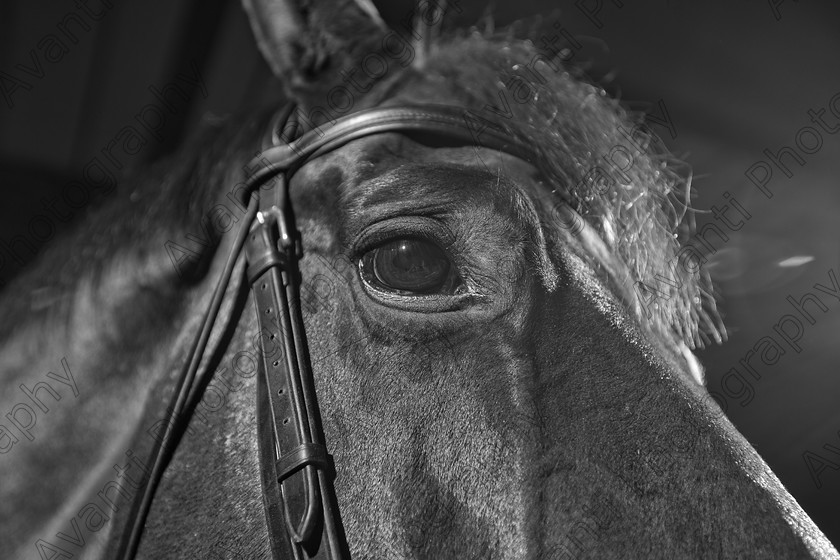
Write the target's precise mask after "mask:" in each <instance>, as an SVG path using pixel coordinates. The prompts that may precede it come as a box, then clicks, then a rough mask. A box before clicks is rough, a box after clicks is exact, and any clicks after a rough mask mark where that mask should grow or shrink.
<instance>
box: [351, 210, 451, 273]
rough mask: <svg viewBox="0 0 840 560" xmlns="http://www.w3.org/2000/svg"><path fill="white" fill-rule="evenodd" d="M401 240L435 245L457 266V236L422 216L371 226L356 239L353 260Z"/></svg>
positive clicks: (353, 246)
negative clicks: (413, 240) (455, 253)
mask: <svg viewBox="0 0 840 560" xmlns="http://www.w3.org/2000/svg"><path fill="white" fill-rule="evenodd" d="M399 238H409V239H422V240H424V241H428V242H431V243H434V244H435V245H437V246H438V247H440V248H441V250H443V252H444V253H446V256H447V257H448V258H449V259H450V260H451V261H452V263H453V265H457V263H456V262H455V260H454V259H453V256H454V255H453V253H454V251H453V250H452V246H453V245H454V243H455V235H453V233H452V232H451V231H450V230H449V228H447V227H446V226H445V225H444V224H443V223H441V222H440V221H438V220H435V219H433V218H425V217H421V216H400V217H397V218H389V219H387V220H383V221H381V222H376V223H375V224H371V225H369V226H368V227H366V228H365V229H364V230H362V232H361V233H359V235H358V236H357V237H356V239H355V241H354V243H353V245H352V248H351V256H352V259H353V260H358V259H360V258H361V257H362V256H363V255H364V254H365V253H366V252H368V251H370V250H372V249H374V248H376V247H378V246H380V245H383V244H384V243H386V242H388V241H392V240H394V239H399Z"/></svg>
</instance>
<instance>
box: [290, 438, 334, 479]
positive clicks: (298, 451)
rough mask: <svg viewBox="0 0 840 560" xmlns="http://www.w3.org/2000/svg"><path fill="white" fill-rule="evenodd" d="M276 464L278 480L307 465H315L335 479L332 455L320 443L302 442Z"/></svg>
mask: <svg viewBox="0 0 840 560" xmlns="http://www.w3.org/2000/svg"><path fill="white" fill-rule="evenodd" d="M275 465H276V466H275V469H276V472H277V482H283V480H285V479H287V478H289V477H290V476H292V475H293V474H294V473H296V472H297V471H299V470H300V469H302V468H303V467H305V466H306V465H314V466H315V467H317V468H319V469H321V470H323V471H324V472H326V473H327V476H329V477H330V478H332V479H335V468H334V466H333V461H332V456H330V454H329V453H327V448H326V447H324V446H323V445H321V444H320V443H302V444H300V445H298V446H297V447H295V448H294V449H292V450H291V451H289V452H288V453H286V454H284V455H283V456H282V457H280V458H279V459H278V460H277V463H275Z"/></svg>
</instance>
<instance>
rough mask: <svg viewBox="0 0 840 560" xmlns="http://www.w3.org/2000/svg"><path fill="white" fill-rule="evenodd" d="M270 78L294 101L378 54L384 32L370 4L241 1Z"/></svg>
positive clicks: (353, 0)
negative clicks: (284, 86) (272, 73)
mask: <svg viewBox="0 0 840 560" xmlns="http://www.w3.org/2000/svg"><path fill="white" fill-rule="evenodd" d="M242 5H243V7H244V8H245V11H246V12H247V13H248V18H249V19H250V21H251V29H252V30H253V31H254V35H255V36H256V39H257V46H258V47H259V49H260V51H262V54H263V56H264V57H265V59H266V61H267V62H268V65H269V66H270V67H271V70H272V71H273V72H274V74H275V76H277V77H278V78H280V79H281V81H282V82H283V83H284V84H285V85H286V89H287V93H289V94H290V96H291V97H292V98H293V99H295V100H297V101H304V100H305V99H307V98H311V97H312V96H317V95H318V94H319V93H322V92H324V91H326V90H328V89H329V88H330V87H332V86H333V85H334V84H335V83H338V82H339V80H340V75H341V71H342V70H348V69H349V68H350V67H351V66H352V65H353V63H354V62H358V61H357V60H356V59H357V58H361V57H363V56H365V55H366V54H368V53H371V52H376V51H378V50H379V48H381V47H380V45H381V41H382V38H383V37H384V36H385V35H386V34H387V33H388V26H387V25H386V24H385V22H384V21H383V20H382V18H381V17H380V16H379V12H378V11H377V10H376V7H375V6H374V5H373V2H372V1H371V0H242Z"/></svg>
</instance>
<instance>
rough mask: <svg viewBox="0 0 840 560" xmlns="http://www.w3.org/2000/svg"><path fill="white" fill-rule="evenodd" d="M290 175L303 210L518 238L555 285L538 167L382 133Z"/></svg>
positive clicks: (550, 285) (549, 284) (498, 153)
mask: <svg viewBox="0 0 840 560" xmlns="http://www.w3.org/2000/svg"><path fill="white" fill-rule="evenodd" d="M293 180H294V181H295V182H297V183H298V184H299V185H300V186H301V187H302V188H301V189H300V190H303V191H310V192H312V193H313V194H314V196H315V200H313V201H310V203H309V206H310V207H311V208H310V209H314V210H315V211H318V212H321V211H322V210H324V209H323V205H324V204H330V205H332V206H333V210H334V211H335V212H338V213H339V214H343V215H341V216H334V217H335V218H337V219H341V220H342V221H343V222H345V223H346V222H347V220H348V215H349V216H350V217H351V219H350V221H352V218H357V221H359V222H363V221H365V220H368V221H370V220H373V219H375V218H376V217H377V216H379V215H382V214H384V213H385V212H390V213H392V214H424V213H425V214H430V215H432V214H436V215H438V216H441V217H444V218H445V217H447V216H448V217H449V218H451V219H465V220H466V221H467V222H468V223H469V224H470V226H471V227H473V228H475V229H476V231H478V230H486V231H485V232H484V233H486V234H488V235H500V236H501V237H502V238H500V239H499V244H500V245H501V244H504V242H505V241H512V242H517V243H518V242H524V244H525V245H526V246H525V249H526V251H527V256H528V258H529V260H530V261H531V266H532V269H534V270H536V271H537V274H538V276H539V277H540V279H541V281H542V283H543V284H544V286H545V287H546V288H547V289H549V290H553V289H554V288H555V287H556V284H557V276H558V273H557V270H558V263H557V262H555V261H556V259H553V258H552V257H551V255H550V254H549V250H548V246H547V242H546V238H547V237H548V235H547V234H546V233H545V232H544V231H543V228H544V227H546V222H545V220H544V219H543V218H544V217H543V216H542V214H543V210H544V208H543V206H545V201H546V199H547V198H551V197H553V196H554V195H552V194H551V193H550V191H549V189H547V188H546V186H545V185H543V184H542V183H541V180H540V173H539V171H538V170H537V169H536V168H535V167H534V166H533V165H531V164H530V163H528V162H526V161H524V160H522V159H520V158H518V157H516V156H513V155H510V154H507V153H505V152H501V151H498V150H492V149H488V148H483V147H480V146H475V145H469V146H447V147H431V146H427V145H424V144H421V143H418V142H415V141H413V140H412V139H410V138H408V137H406V136H404V135H402V134H398V133H386V134H377V135H374V136H370V137H367V138H362V139H359V140H356V141H353V142H350V143H349V144H347V145H345V146H342V147H341V148H339V149H337V150H335V151H333V152H330V153H328V154H325V155H324V156H321V157H319V158H317V159H315V160H313V161H311V162H309V163H307V164H306V165H305V166H304V167H303V168H301V170H300V171H299V172H298V174H297V175H296V177H295V178H294V179H293ZM537 199H539V200H537ZM363 215H365V217H364V218H363V219H359V217H360V216H363ZM357 225H358V224H357ZM350 229H351V230H352V229H353V228H352V227H351V228H350Z"/></svg>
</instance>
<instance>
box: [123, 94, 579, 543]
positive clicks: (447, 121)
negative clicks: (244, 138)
mask: <svg viewBox="0 0 840 560" xmlns="http://www.w3.org/2000/svg"><path fill="white" fill-rule="evenodd" d="M470 117H471V116H470V115H469V114H468V113H467V112H466V111H465V110H464V109H462V108H458V107H450V106H444V105H422V106H402V107H386V108H377V109H368V110H363V111H359V112H357V113H354V114H351V115H348V116H346V117H343V118H341V119H338V120H337V121H335V122H333V123H331V125H330V126H325V127H316V128H314V129H312V130H309V131H303V130H302V127H301V126H300V123H298V122H297V119H296V118H295V107H294V106H293V105H291V104H290V105H287V106H286V107H284V108H283V109H282V110H281V111H280V112H279V113H278V116H277V117H276V118H275V120H274V122H273V123H272V127H271V130H270V132H269V134H268V136H267V142H265V143H264V144H265V145H264V146H263V152H261V153H260V154H258V155H257V157H255V158H254V159H253V160H252V161H251V162H250V163H249V164H248V166H247V167H246V173H247V175H248V179H247V181H246V189H244V190H243V192H244V193H245V197H246V199H247V200H243V201H242V202H243V203H246V206H247V211H246V214H245V219H244V220H243V221H242V225H241V227H240V229H239V230H238V231H237V233H236V234H235V237H234V240H233V243H232V247H231V251H230V254H229V255H228V258H227V261H226V264H225V267H224V270H223V272H222V274H221V276H220V278H219V280H218V282H217V284H216V287H215V290H214V293H213V297H212V300H211V303H210V306H209V308H208V309H207V311H206V312H205V315H204V318H203V320H202V324H201V328H200V329H199V332H198V333H197V335H196V338H195V341H194V343H193V345H192V348H191V349H190V353H189V359H188V360H187V361H186V362H185V364H184V367H183V369H182V370H181V373H180V375H179V376H178V378H177V381H176V386H175V391H174V394H173V397H172V400H171V402H170V405H169V408H168V412H169V415H170V421H169V422H167V425H166V427H165V429H164V433H163V434H162V437H161V438H160V439H159V440H158V442H157V445H156V447H155V448H154V450H153V454H152V469H151V472H150V475H149V480H148V482H147V484H146V486H145V488H144V491H143V494H142V496H141V498H140V499H139V500H136V501H135V502H134V504H133V505H132V509H131V512H130V514H129V518H128V522H127V526H126V531H125V532H124V533H123V538H122V540H121V542H120V545H119V549H118V553H117V555H116V557H117V558H126V559H130V558H134V556H135V555H136V552H137V549H138V547H139V543H140V538H141V535H142V532H143V528H144V527H145V522H146V518H147V516H148V513H149V510H150V508H151V503H152V499H153V497H154V493H155V491H156V489H157V486H158V484H159V482H160V479H161V477H162V476H163V472H164V470H165V469H166V467H167V465H168V464H169V461H170V460H171V458H172V456H173V454H174V452H175V449H176V447H177V446H178V443H179V442H180V440H181V437H182V436H183V434H184V432H185V431H186V428H187V426H188V424H189V421H190V418H191V417H192V414H193V412H194V410H195V407H196V406H197V404H198V403H199V401H200V400H201V398H202V395H203V392H204V389H205V388H206V387H207V385H208V383H209V382H210V379H211V377H212V373H213V372H212V370H211V369H209V368H205V370H204V371H201V372H199V371H198V370H199V366H200V365H201V363H202V357H203V356H205V355H207V354H208V352H207V344H208V341H209V339H210V332H211V330H212V328H213V325H214V324H215V322H216V318H217V315H218V312H219V309H220V307H221V304H222V301H223V299H224V295H225V292H226V290H227V286H228V284H229V281H230V279H231V276H232V274H233V270H234V268H235V265H236V263H237V261H238V259H239V256H240V254H241V253H242V251H243V248H244V249H245V259H246V261H247V269H246V271H247V280H248V283H249V284H250V285H251V290H252V294H253V298H254V304H255V309H256V313H257V320H258V323H259V327H260V341H261V350H260V353H261V356H260V361H259V367H258V370H259V372H258V375H257V395H256V399H257V422H258V436H259V437H258V440H259V444H260V470H261V473H262V483H263V501H264V506H265V513H266V521H267V524H268V529H269V537H270V541H271V549H272V554H273V557H274V558H275V560H292V559H294V560H315V559H318V560H339V559H349V558H350V552H349V547H348V545H347V540H346V538H345V535H344V530H343V527H342V523H341V516H340V513H339V509H338V502H337V499H336V495H335V489H334V487H333V479H334V476H335V470H334V468H333V464H332V458H331V456H330V455H329V453H328V451H327V449H328V448H327V445H326V442H325V438H324V432H323V427H322V424H321V414H320V409H319V407H318V401H317V397H316V394H315V381H314V375H313V372H312V365H311V360H310V356H309V348H308V344H307V340H306V333H305V330H304V325H303V315H302V313H301V309H300V284H301V273H300V267H299V261H300V259H301V258H302V257H303V244H302V242H301V235H300V232H299V231H298V229H297V226H296V223H295V216H294V212H293V209H292V204H291V197H290V193H289V184H290V180H291V178H292V175H293V174H294V173H295V171H297V170H298V169H300V167H301V166H303V165H304V164H305V163H307V162H308V161H311V160H312V159H314V158H317V157H319V156H322V155H324V154H327V153H329V152H330V151H333V150H335V149H337V148H339V147H341V146H343V145H345V144H347V143H348V142H351V141H353V140H356V139H359V138H362V137H366V136H370V135H373V134H380V133H384V132H401V133H419V134H422V135H424V137H429V136H431V137H433V138H436V139H437V140H438V141H443V142H446V143H448V144H450V145H451V144H452V143H455V144H456V145H467V146H483V147H486V148H490V149H495V150H499V151H501V152H505V153H508V154H511V155H514V156H517V157H519V158H521V159H523V160H526V161H528V162H530V163H532V164H533V165H535V166H537V167H539V166H538V163H539V162H540V161H541V158H540V157H539V154H538V153H537V152H536V150H534V149H533V147H532V146H529V145H527V144H526V143H524V142H522V141H520V140H518V139H516V138H514V137H513V136H511V135H509V134H507V133H505V132H504V127H502V126H500V125H499V124H498V123H492V122H491V121H489V120H487V119H483V122H482V123H481V125H480V128H479V129H476V126H477V123H476V122H475V118H474V117H472V119H473V120H472V121H470ZM491 125H493V126H491ZM301 133H302V134H301ZM266 187H267V188H266ZM560 196H561V197H563V198H566V196H565V195H564V193H560ZM241 285H242V286H243V287H244V286H245V285H246V282H244V281H243V282H242V283H241ZM234 319H235V318H231V319H230V320H229V321H228V322H227V324H226V327H225V328H226V329H235V327H236V324H237V321H236V320H234ZM225 338H226V337H225V336H222V337H220V338H219V340H224V339H225ZM278 340H279V343H278ZM278 345H279V349H280V351H279V352H278ZM216 350H218V349H211V351H210V352H209V353H211V354H215V351H216Z"/></svg>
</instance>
